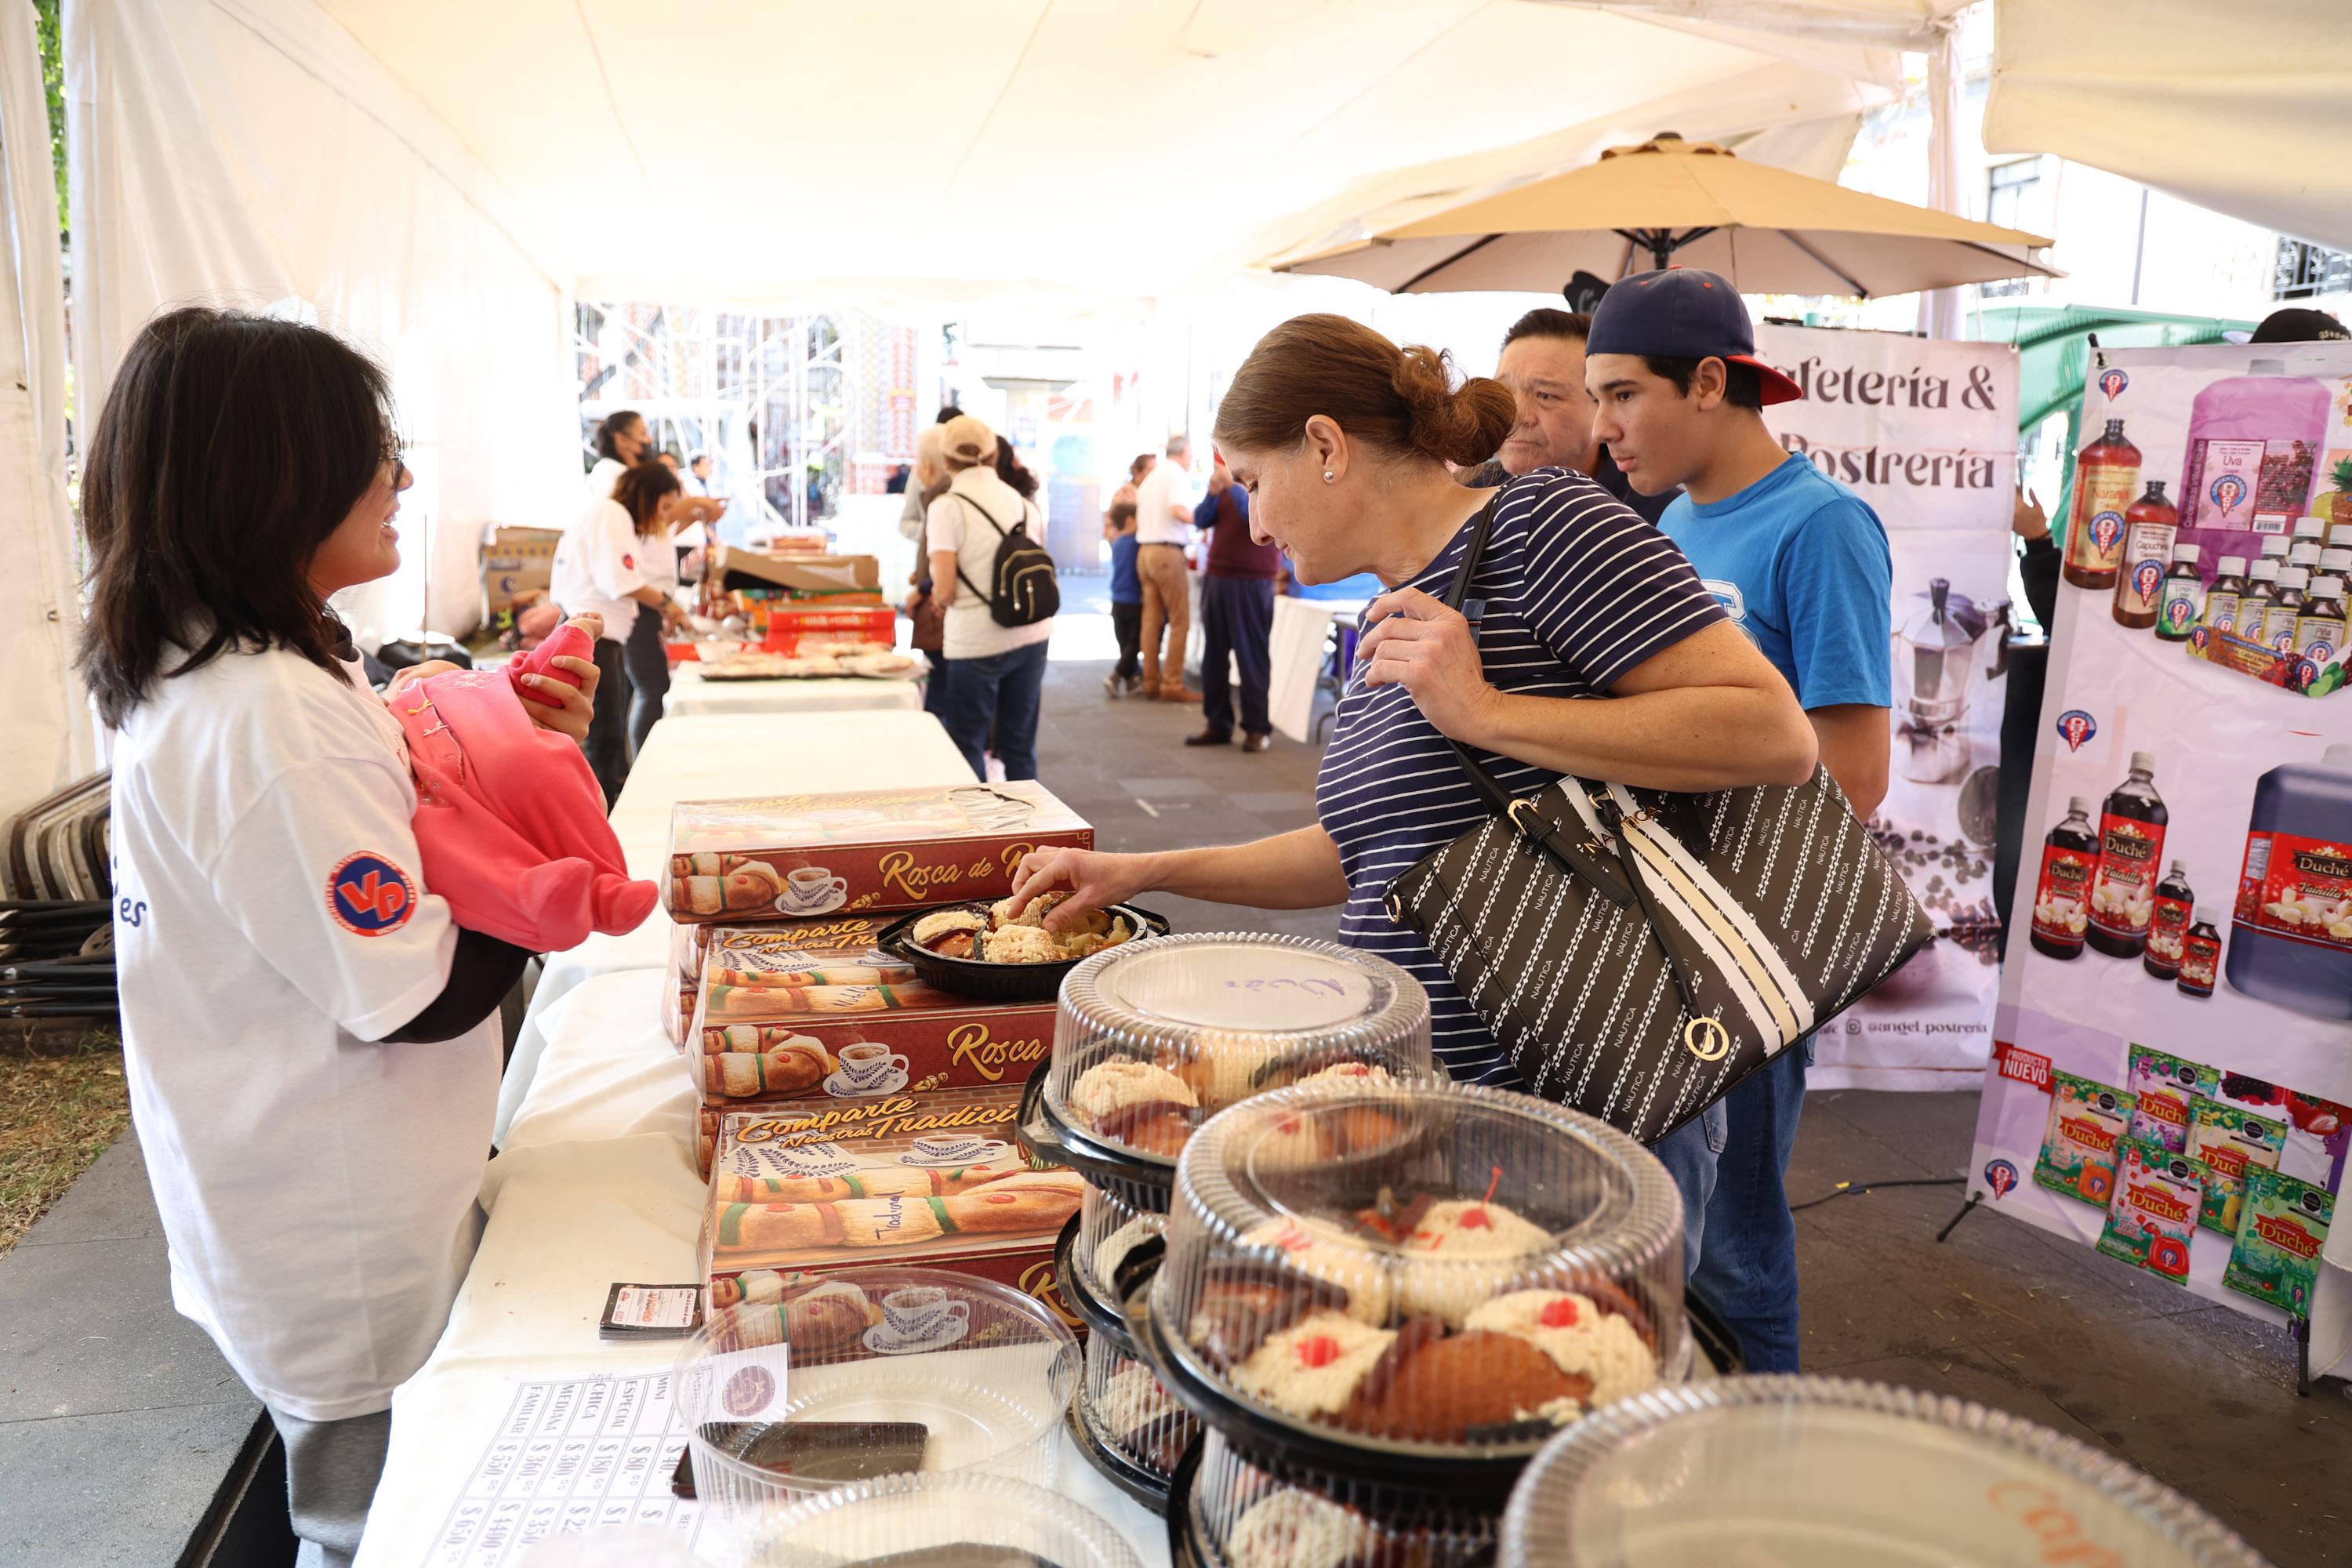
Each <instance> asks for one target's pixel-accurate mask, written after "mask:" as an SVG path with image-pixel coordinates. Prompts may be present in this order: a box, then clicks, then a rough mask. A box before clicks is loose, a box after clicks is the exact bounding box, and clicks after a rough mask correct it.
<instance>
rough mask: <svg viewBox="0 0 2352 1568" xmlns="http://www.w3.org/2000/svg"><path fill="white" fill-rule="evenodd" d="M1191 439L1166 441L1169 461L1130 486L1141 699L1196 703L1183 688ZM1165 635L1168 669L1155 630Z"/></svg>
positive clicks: (1188, 629)
mask: <svg viewBox="0 0 2352 1568" xmlns="http://www.w3.org/2000/svg"><path fill="white" fill-rule="evenodd" d="M1199 499H1200V498H1199V497H1197V496H1195V495H1194V494H1193V493H1192V437H1189V436H1182V435H1177V436H1171V437H1168V457H1167V458H1166V460H1165V461H1163V462H1159V463H1155V464H1153V465H1152V468H1151V471H1150V473H1148V474H1146V475H1144V476H1143V482H1142V483H1140V484H1139V485H1138V486H1136V488H1135V537H1136V551H1135V574H1136V575H1137V576H1138V577H1140V578H1141V579H1142V580H1143V695H1144V696H1146V697H1156V698H1158V699H1159V700H1161V701H1162V702H1198V701H1199V700H1201V694H1200V693H1199V692H1197V691H1191V690H1187V689H1185V686H1184V644H1185V641H1186V639H1188V638H1189V637H1191V636H1192V568H1191V566H1190V565H1189V564H1188V563H1186V561H1185V558H1184V547H1185V546H1186V545H1187V544H1189V543H1191V542H1192V508H1193V506H1194V505H1195V504H1196V503H1197V501H1198V500H1199ZM1162 626H1165V627H1166V628H1167V631H1168V666H1167V668H1166V669H1165V670H1164V671H1163V670H1162V669H1161V668H1160V628H1161V627H1162Z"/></svg>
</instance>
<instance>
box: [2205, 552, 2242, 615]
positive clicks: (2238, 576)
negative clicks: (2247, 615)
mask: <svg viewBox="0 0 2352 1568" xmlns="http://www.w3.org/2000/svg"><path fill="white" fill-rule="evenodd" d="M2245 591H2246V558H2245V557H2244V556H2242V555H2224V556H2223V557H2221V564H2220V565H2219V566H2217V567H2216V568H2215V569H2214V572H2213V581H2212V583H2211V584H2210V586H2208V587H2207V588H2206V590H2205V610H2204V613H2203V615H2202V616H2200V617H2199V620H2200V624H2201V625H2202V626H2205V627H2206V629H2207V630H2209V631H2216V632H2226V631H2234V630H2235V629H2237V625H2238V600H2239V598H2240V597H2241V596H2242V595H2244V593H2245Z"/></svg>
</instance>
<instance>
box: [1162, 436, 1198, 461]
mask: <svg viewBox="0 0 2352 1568" xmlns="http://www.w3.org/2000/svg"><path fill="white" fill-rule="evenodd" d="M1191 450H1192V437H1190V436H1171V437H1168V455H1169V456H1170V457H1171V458H1181V457H1182V456H1183V455H1184V454H1185V453H1187V452H1189V451H1191Z"/></svg>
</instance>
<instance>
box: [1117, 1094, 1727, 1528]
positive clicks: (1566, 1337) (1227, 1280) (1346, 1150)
mask: <svg viewBox="0 0 2352 1568" xmlns="http://www.w3.org/2000/svg"><path fill="white" fill-rule="evenodd" d="M1166 1247H1167V1250H1166V1256H1165V1258H1164V1259H1163V1261H1162V1262H1161V1264H1160V1270H1159V1272H1158V1274H1157V1275H1156V1276H1155V1278H1154V1279H1153V1280H1152V1283H1151V1285H1150V1291H1149V1294H1148V1298H1147V1299H1148V1301H1149V1303H1150V1311H1149V1313H1148V1314H1147V1315H1145V1316H1144V1317H1143V1319H1142V1320H1141V1321H1140V1323H1139V1330H1140V1331H1141V1332H1142V1334H1143V1336H1144V1340H1145V1348H1146V1350H1147V1352H1148V1353H1149V1354H1150V1355H1151V1356H1152V1357H1153V1359H1154V1360H1155V1361H1156V1362H1158V1363H1160V1367H1161V1370H1162V1372H1163V1373H1164V1374H1165V1375H1166V1376H1167V1377H1168V1378H1169V1379H1170V1382H1171V1388H1174V1389H1176V1390H1177V1391H1178V1393H1179V1394H1180V1396H1181V1397H1183V1398H1184V1399H1185V1401H1186V1403H1187V1404H1188V1405H1191V1406H1192V1408H1193V1409H1194V1410H1196V1411H1197V1412H1199V1413H1200V1414H1201V1415H1202V1419H1203V1420H1204V1421H1206V1422H1207V1423H1208V1424H1209V1425H1211V1426H1216V1427H1217V1428H1219V1429H1220V1430H1222V1431H1223V1432H1224V1433H1225V1435H1226V1436H1227V1437H1228V1438H1230V1439H1232V1440H1233V1441H1234V1445H1235V1447H1237V1448H1239V1449H1241V1450H1242V1451H1244V1454H1246V1455H1247V1456H1248V1457H1250V1458H1260V1457H1261V1456H1262V1455H1265V1454H1275V1455H1279V1456H1282V1457H1284V1458H1286V1459H1289V1460H1293V1461H1295V1462H1297V1463H1298V1464H1302V1465H1307V1466H1311V1467H1314V1468H1318V1469H1322V1470H1328V1471H1332V1472H1336V1473H1349V1474H1355V1475H1359V1476H1360V1477H1363V1478H1365V1479H1381V1478H1382V1477H1385V1476H1402V1477H1407V1478H1417V1479H1421V1480H1422V1481H1423V1483H1424V1484H1431V1485H1438V1484H1444V1485H1455V1484H1459V1485H1464V1486H1484V1487H1495V1486H1496V1485H1498V1484H1499V1486H1500V1487H1502V1488H1507V1486H1508V1484H1509V1480H1508V1472H1509V1471H1515V1469H1516V1467H1517V1465H1518V1464H1519V1463H1521V1462H1523V1461H1524V1460H1525V1459H1526V1458H1528V1456H1530V1455H1532V1454H1533V1453H1534V1452H1535V1451H1536V1450H1537V1449H1538V1447H1541V1446H1542V1445H1543V1443H1544V1442H1546V1441H1547V1440H1548V1439H1549V1438H1550V1437H1551V1436H1552V1435H1553V1434H1554V1432H1555V1431H1556V1430H1557V1429H1558V1428H1559V1427H1560V1426H1564V1425H1566V1424H1567V1423H1569V1422H1570V1421H1573V1420H1575V1419H1577V1418H1579V1417H1580V1416H1581V1415H1584V1414H1585V1413H1586V1412H1588V1411H1590V1410H1592V1409H1596V1408H1599V1407H1601V1406H1602V1405H1607V1404H1609V1403H1610V1402H1612V1400H1616V1399H1620V1398H1622V1397H1624V1396H1625V1395H1627V1394H1637V1393H1640V1392H1642V1391H1643V1390H1645V1389H1648V1388H1652V1387H1654V1386H1656V1385H1657V1384H1660V1383H1661V1382H1676V1381H1679V1380H1681V1379H1682V1378H1683V1377H1684V1376H1685V1375H1686V1373H1687V1371H1688V1367H1689V1363H1690V1355H1691V1348H1690V1336H1689V1329H1688V1324H1687V1321H1686V1320H1685V1317H1684V1315H1683V1283H1682V1281H1683V1241H1682V1202H1681V1198H1680V1196H1679V1195H1678V1194H1677V1193H1676V1190H1675V1185H1674V1182H1673V1180H1672V1178H1670V1177H1669V1176H1668V1175H1667V1173H1666V1170H1665V1167H1664V1166H1663V1165H1661V1164H1660V1163H1658V1162H1657V1160H1656V1159H1655V1158H1654V1156H1652V1155H1651V1154H1650V1152H1648V1151H1647V1150H1645V1149H1643V1148H1642V1147H1641V1146H1640V1145H1639V1144H1637V1143H1635V1142H1633V1140H1632V1139H1630V1138H1628V1137H1626V1136H1625V1135H1624V1134H1622V1133H1621V1132H1618V1131H1615V1130H1614V1129H1613V1128H1611V1127H1609V1126H1607V1125H1606V1124H1604V1123H1602V1122H1601V1121H1597V1120H1595V1119H1593V1118H1591V1117H1590V1116H1586V1115H1583V1114H1581V1113H1580V1112H1577V1111H1573V1110H1567V1109H1565V1108H1563V1107H1560V1106H1557V1105H1553V1104H1551V1103H1549V1101H1545V1100H1536V1099H1534V1098H1532V1097H1530V1096H1528V1095H1523V1094H1513V1093H1510V1092H1507V1091H1505V1090H1499V1089H1479V1088H1474V1087H1465V1086H1462V1085H1455V1084H1441V1083H1398V1082H1389V1083H1377V1082H1361V1081H1359V1082H1355V1083H1343V1082H1321V1083H1303V1084H1299V1085H1297V1086H1296V1087H1294V1088H1291V1089H1278V1090H1276V1091H1274V1092H1272V1093H1269V1094H1265V1095H1262V1096H1260V1097H1259V1098H1257V1099H1255V1100H1247V1101H1244V1103H1243V1104H1241V1105H1238V1106H1235V1107H1234V1108H1232V1109H1231V1110H1225V1111H1223V1112H1222V1113H1221V1114H1220V1115H1218V1116H1217V1117H1216V1118H1215V1119H1214V1120H1213V1121H1210V1122H1209V1123H1208V1124H1207V1125H1206V1126H1204V1127H1203V1128H1202V1129H1201V1131H1200V1132H1199V1133H1198V1134H1197V1135H1196V1136H1195V1137H1194V1138H1193V1139H1192V1142H1190V1144H1188V1145H1187V1147H1186V1148H1185V1150H1184V1153H1183V1157H1182V1159H1181V1161H1180V1162H1179V1163H1178V1166H1177V1172H1176V1187H1175V1194H1174V1201H1173V1202H1172V1203H1171V1206H1170V1209H1169V1215H1168V1226H1167V1232H1166ZM1449 1465H1451V1466H1453V1467H1454V1468H1452V1469H1449V1468H1447V1467H1448V1466H1449ZM1498 1466H1500V1467H1505V1468H1503V1469H1498V1468H1497V1467H1498ZM1498 1476H1499V1477H1500V1478H1501V1479H1499V1482H1498V1479H1497V1478H1498ZM1495 1500H1496V1502H1499V1500H1500V1496H1499V1492H1497V1493H1496V1497H1495Z"/></svg>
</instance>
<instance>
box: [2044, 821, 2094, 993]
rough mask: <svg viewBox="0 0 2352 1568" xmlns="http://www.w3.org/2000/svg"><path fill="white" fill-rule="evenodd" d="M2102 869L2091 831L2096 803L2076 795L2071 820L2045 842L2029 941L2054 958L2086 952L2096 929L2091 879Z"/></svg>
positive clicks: (2055, 830)
mask: <svg viewBox="0 0 2352 1568" xmlns="http://www.w3.org/2000/svg"><path fill="white" fill-rule="evenodd" d="M2098 865H2099V836H2098V835H2097V834H2096V833H2095V832H2093V831H2092V830H2091V802H2090V798H2089V797H2088V796H2087V795H2076V796H2074V798H2073V799H2072V800H2070V801H2068V802H2067V803H2066V817H2065V820H2064V821H2063V822H2061V823H2059V825H2058V826H2055V827H2053V828H2052V829H2051V830H2050V835H2049V837H2047V838H2045V839H2043V840H2042V880H2041V882H2040V883H2039V884H2038V885H2037V886H2036V887H2035V889H2034V891H2033V924H2032V929H2031V930H2030V931H2028V933H2027V940H2029V941H2030V942H2032V943H2033V951H2034V952H2041V953H2046V954H2048V955H2049V956H2050V957H2052V958H2074V957H2076V956H2077V955H2079V954H2080V953H2081V952H2082V951H2083V932H2084V929H2085V928H2086V927H2088V926H2089V924H2090V911H2091V879H2092V877H2093V875H2094V874H2095V872H2096V871H2097V869H2098Z"/></svg>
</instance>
